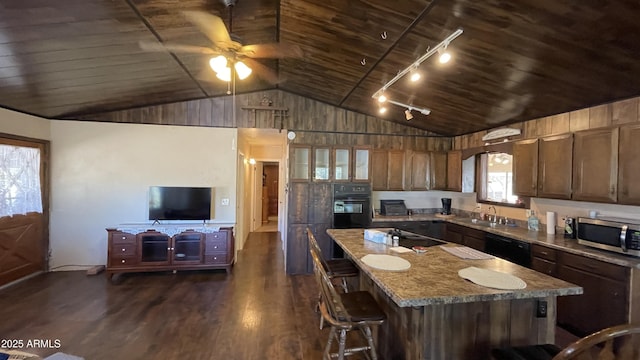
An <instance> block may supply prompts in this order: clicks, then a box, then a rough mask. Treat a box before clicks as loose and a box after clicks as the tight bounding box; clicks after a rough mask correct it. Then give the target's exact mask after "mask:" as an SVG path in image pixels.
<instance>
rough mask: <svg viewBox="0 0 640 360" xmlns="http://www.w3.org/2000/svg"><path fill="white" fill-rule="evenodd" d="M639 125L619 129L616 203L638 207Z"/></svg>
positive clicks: (639, 193)
mask: <svg viewBox="0 0 640 360" xmlns="http://www.w3.org/2000/svg"><path fill="white" fill-rule="evenodd" d="M638 139H640V124H636V125H627V126H622V127H620V152H619V158H618V161H619V163H618V203H620V204H627V205H640V181H638V179H640V146H638V143H637V142H636V141H638Z"/></svg>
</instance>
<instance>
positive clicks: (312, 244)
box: [307, 228, 329, 272]
mask: <svg viewBox="0 0 640 360" xmlns="http://www.w3.org/2000/svg"><path fill="white" fill-rule="evenodd" d="M307 239H308V241H309V251H315V253H316V254H317V255H318V258H319V259H320V264H321V265H322V268H323V269H324V271H325V272H328V271H329V265H328V264H327V261H326V260H325V258H324V256H322V249H320V245H318V241H317V240H316V237H315V235H313V232H312V231H311V229H309V228H307Z"/></svg>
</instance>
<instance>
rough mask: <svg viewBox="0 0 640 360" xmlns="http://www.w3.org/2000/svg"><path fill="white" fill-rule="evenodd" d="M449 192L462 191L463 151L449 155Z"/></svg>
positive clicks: (451, 152) (456, 151)
mask: <svg viewBox="0 0 640 360" xmlns="http://www.w3.org/2000/svg"><path fill="white" fill-rule="evenodd" d="M447 190H449V191H462V151H458V150H454V151H449V152H448V153H447Z"/></svg>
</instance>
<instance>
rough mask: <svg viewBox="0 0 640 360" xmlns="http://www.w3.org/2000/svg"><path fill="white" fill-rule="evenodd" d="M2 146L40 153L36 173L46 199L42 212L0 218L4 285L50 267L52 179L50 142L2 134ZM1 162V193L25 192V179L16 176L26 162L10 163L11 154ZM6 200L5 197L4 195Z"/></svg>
mask: <svg viewBox="0 0 640 360" xmlns="http://www.w3.org/2000/svg"><path fill="white" fill-rule="evenodd" d="M0 145H2V146H3V147H5V149H6V146H8V147H16V148H32V149H37V151H38V152H39V161H38V160H34V161H37V162H39V164H38V170H37V171H35V172H36V173H38V172H39V173H38V174H37V175H35V176H36V177H38V179H30V180H33V181H39V183H40V192H41V199H42V209H43V210H42V212H34V211H31V212H27V213H26V214H14V215H13V216H1V217H0V286H2V285H4V284H7V283H9V282H12V281H15V280H18V279H20V278H22V277H25V276H27V275H31V274H34V273H37V272H41V271H46V270H47V267H48V249H49V230H48V229H49V211H48V209H49V202H48V199H49V181H48V163H49V161H48V159H49V142H48V141H39V140H28V139H21V138H5V137H0ZM3 156H6V157H7V158H4V157H3V159H2V161H1V163H0V187H2V188H1V189H0V194H2V195H4V196H5V197H6V196H11V195H7V194H16V192H20V191H23V190H22V183H23V182H24V181H25V179H16V178H15V175H16V174H17V173H18V172H21V169H20V167H22V166H25V165H26V162H25V161H15V162H14V164H13V165H8V164H9V163H10V160H9V158H10V156H9V155H7V154H4V155H3ZM2 200H5V199H4V198H2Z"/></svg>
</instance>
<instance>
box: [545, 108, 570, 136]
mask: <svg viewBox="0 0 640 360" xmlns="http://www.w3.org/2000/svg"><path fill="white" fill-rule="evenodd" d="M549 118H550V120H549V121H550V122H551V134H564V133H568V132H569V131H570V129H571V126H570V125H571V124H570V120H569V113H563V114H558V115H553V116H550V117H549Z"/></svg>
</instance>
